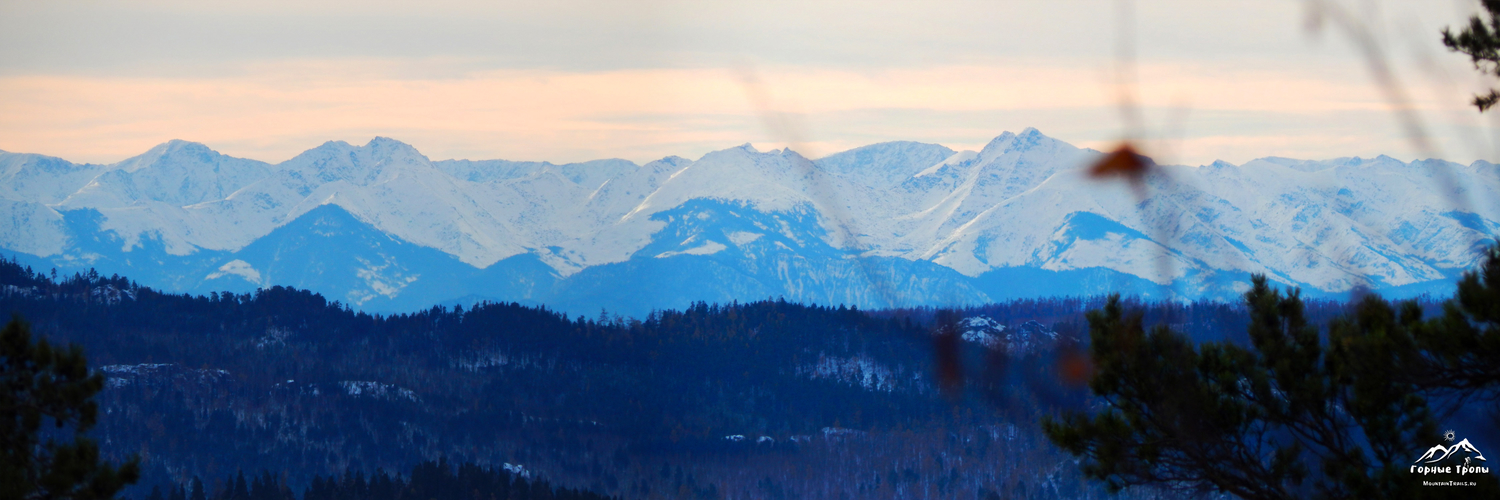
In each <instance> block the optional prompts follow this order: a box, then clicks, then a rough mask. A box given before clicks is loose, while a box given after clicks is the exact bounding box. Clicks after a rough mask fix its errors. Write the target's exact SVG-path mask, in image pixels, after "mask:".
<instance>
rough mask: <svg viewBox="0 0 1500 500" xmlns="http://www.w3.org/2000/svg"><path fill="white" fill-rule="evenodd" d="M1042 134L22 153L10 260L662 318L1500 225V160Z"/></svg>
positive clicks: (1420, 244) (1165, 280)
mask: <svg viewBox="0 0 1500 500" xmlns="http://www.w3.org/2000/svg"><path fill="white" fill-rule="evenodd" d="M1099 157H1100V153H1099V152H1097V151H1094V150H1089V149H1080V148H1076V147H1074V146H1072V145H1069V144H1067V143H1065V142H1062V141H1059V140H1056V139H1053V138H1050V137H1047V136H1045V135H1043V134H1042V133H1040V132H1038V131H1037V130H1035V129H1027V130H1025V131H1023V132H1021V133H1020V134H1013V133H1010V132H1006V133H1004V134H1001V135H1000V136H999V137H996V138H995V139H994V140H992V141H990V142H989V144H987V145H986V146H985V147H984V148H983V149H982V150H980V151H953V150H951V149H949V148H946V147H943V146H940V145H936V144H922V143H915V142H889V143H882V144H874V145H870V146H865V147H861V148H857V149H853V150H849V151H845V152H841V153H837V154H834V155H831V156H828V157H825V158H821V159H817V160H810V159H808V158H804V157H803V156H802V155H800V154H798V153H797V152H795V151H791V150H773V151H766V152H761V151H757V150H756V149H755V148H753V147H752V146H750V145H749V144H746V145H743V146H739V147H734V148H729V149H725V150H721V151H715V152H712V153H708V154H706V155H704V156H703V157H701V158H698V159H696V160H689V159H686V158H680V157H675V156H673V157H667V158H663V159H660V160H657V161H653V162H650V163H647V164H645V165H636V164H634V163H632V162H628V161H624V160H599V161H592V162H585V163H575V164H566V165H557V164H552V163H546V162H514V161H505V160H486V161H470V160H442V161H432V160H430V159H428V158H427V157H425V156H423V155H422V154H421V153H419V152H418V151H417V150H416V149H414V148H412V147H411V146H409V145H407V144H404V143H401V142H398V141H396V140H392V139H387V138H381V137H377V138H375V139H374V140H371V141H370V142H369V143H368V144H365V145H364V146H354V145H351V144H348V143H344V142H328V143H325V144H323V145H321V146H319V147H317V148H313V149H311V150H308V151H306V152H304V153H302V154H300V155H298V156H297V157H295V158H292V159H290V160H287V161H285V162H282V163H280V164H275V165H272V164H267V163H264V162H258V161H254V160H246V159H239V158H233V157H229V156H225V155H222V154H219V153H218V152H215V151H213V150H211V149H209V148H208V147H206V146H204V145H202V144H197V143H191V142H184V141H172V142H168V143H166V144H162V145H159V146H156V147H154V148H152V149H151V150H150V151H147V152H146V153H144V154H142V155H140V156H137V157H134V158H130V159H128V160H125V161H122V162H119V163H115V164H111V165H96V164H81V165H80V164H74V163H71V162H68V161H65V160H61V159H58V158H52V157H47V156H41V155H35V154H19V153H4V152H0V249H3V250H4V253H6V254H9V255H11V256H13V257H14V258H17V259H20V260H21V261H23V262H25V263H27V264H30V265H33V266H34V267H41V268H51V267H55V268H57V269H59V271H61V272H73V271H78V270H85V269H88V268H90V267H93V268H97V269H99V271H100V272H102V273H105V274H111V273H118V274H121V275H125V276H129V277H131V278H133V279H136V280H138V281H140V282H142V283H143V284H148V285H152V286H157V287H162V288H165V289H168V290H177V291H189V292H198V293H207V292H209V291H235V292H239V293H243V292H248V291H251V290H254V289H256V288H260V287H267V286H273V285H288V286H298V287H304V288H310V289H313V290H315V291H318V292H320V293H323V294H324V295H325V296H327V297H328V298H329V299H330V300H339V301H342V302H345V303H347V304H350V305H351V306H354V307H359V308H364V309H369V310H374V311H394V310H405V309H416V308H423V307H427V306H430V305H432V304H434V303H455V302H458V303H462V302H469V301H475V300H504V301H520V302H526V303H543V304H547V305H549V306H552V307H556V308H560V309H564V310H568V311H577V312H597V311H598V310H599V309H600V308H605V309H608V310H610V311H615V312H620V313H625V314H634V315H640V314H644V313H645V312H648V311H650V310H651V309H654V308H665V307H682V306H684V305H686V304H688V303H690V302H692V301H698V300H704V301H710V302H714V301H721V302H722V301H730V300H741V301H744V300H758V299H763V298H767V297H785V298H787V299H788V300H796V301H804V302H816V303H824V304H839V303H845V304H854V305H858V306H860V307H866V308H869V307H882V306H887V305H892V304H897V305H919V304H965V303H981V302H988V301H994V300H1003V299H1009V298H1016V297H1027V296H1045V295H1080V294H1095V293H1106V292H1109V291H1123V292H1125V293H1136V294H1142V295H1147V296H1150V297H1156V298H1163V297H1184V298H1218V299H1232V298H1234V297H1235V296H1236V294H1238V293H1239V292H1240V291H1242V290H1243V289H1244V288H1245V283H1247V282H1248V279H1249V275H1250V274H1251V273H1265V274H1267V275H1269V276H1270V277H1271V278H1272V279H1273V280H1275V281H1278V282H1281V283H1284V284H1290V285H1296V286H1300V287H1303V288H1304V290H1305V291H1307V292H1311V293H1313V294H1317V293H1329V294H1337V293H1343V292H1345V291H1348V290H1350V289H1351V288H1354V287H1357V286H1358V287H1369V288H1372V289H1375V290H1377V291H1382V292H1385V293H1389V294H1393V295H1403V294H1404V295H1411V294H1415V293H1419V292H1427V291H1431V292H1436V293H1446V292H1447V290H1448V288H1449V287H1450V285H1449V283H1451V280H1452V279H1453V278H1454V277H1456V276H1457V275H1458V274H1459V273H1461V272H1462V271H1464V270H1466V269H1468V268H1469V267H1471V266H1473V265H1474V264H1475V263H1476V262H1477V260H1478V257H1479V252H1478V250H1479V249H1481V248H1483V246H1484V245H1486V244H1488V243H1489V242H1490V241H1492V235H1494V234H1496V231H1497V230H1500V223H1497V221H1500V203H1497V201H1500V168H1497V167H1496V165H1495V164H1493V163H1489V162H1484V161H1479V162H1475V163H1473V164H1470V165H1460V164H1455V163H1451V162H1445V161H1441V160H1423V161H1416V162H1411V163H1404V162H1401V161H1398V160H1395V159H1392V158H1389V157H1385V156H1381V157H1377V158H1373V159H1362V158H1340V159H1334V160H1326V161H1303V160H1290V159H1285V158H1263V159H1259V160H1254V161H1251V162H1248V163H1246V164H1244V165H1238V166H1237V165H1232V164H1229V163H1225V162H1215V163H1213V164H1211V165H1205V166H1198V167H1191V166H1164V167H1160V168H1157V169H1155V171H1156V174H1154V175H1152V176H1150V177H1148V178H1147V179H1146V182H1145V185H1144V189H1140V190H1132V189H1131V188H1130V186H1129V185H1127V184H1126V183H1124V182H1118V181H1115V182H1111V181H1099V180H1095V179H1091V178H1089V177H1088V176H1087V175H1086V167H1087V166H1088V165H1089V164H1091V162H1093V161H1095V160H1096V159H1098V158H1099Z"/></svg>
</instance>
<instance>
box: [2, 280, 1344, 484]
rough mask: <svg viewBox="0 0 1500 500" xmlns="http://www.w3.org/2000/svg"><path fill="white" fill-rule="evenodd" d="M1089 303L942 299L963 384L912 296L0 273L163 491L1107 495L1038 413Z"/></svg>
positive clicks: (1171, 318)
mask: <svg viewBox="0 0 1500 500" xmlns="http://www.w3.org/2000/svg"><path fill="white" fill-rule="evenodd" d="M1099 304H1102V299H1089V298H1076V299H1053V300H1026V301H1017V302H1011V303H1006V304H994V305H989V306H985V307H978V308H972V309H969V310H965V311H961V312H959V316H960V317H962V318H965V320H964V321H960V323H959V324H960V325H977V324H978V323H974V322H972V321H971V320H972V319H973V318H981V317H982V318H987V320H986V321H988V324H991V325H1000V327H999V328H993V327H992V328H991V330H990V333H991V334H992V335H991V336H990V337H984V336H983V335H978V334H976V335H965V336H964V337H963V338H964V339H965V341H964V342H962V343H961V344H960V345H959V346H958V352H957V353H956V355H957V358H956V360H957V361H958V364H959V365H960V366H961V369H962V373H959V374H958V375H959V376H962V377H966V378H968V379H970V380H973V381H979V382H981V383H975V384H965V385H963V386H962V387H964V389H962V391H961V392H945V391H943V390H941V389H940V388H939V386H938V384H936V383H934V379H935V375H934V369H933V364H934V363H933V359H934V349H933V345H934V343H933V335H932V333H931V331H932V326H931V325H932V323H933V319H934V317H936V316H939V315H941V314H944V313H942V312H939V311H934V310H929V309H917V310H896V311H875V312H865V311H860V310H857V309H850V308H845V307H819V306H807V305H800V304H794V303H788V302H785V301H780V300H767V301H761V302H754V303H746V304H741V303H732V304H717V305H712V304H704V303H699V304H695V305H693V306H692V307H689V308H686V309H685V310H682V311H658V312H654V313H652V314H650V315H649V316H647V317H645V318H639V319H635V318H622V317H619V316H614V315H611V314H609V313H608V312H604V311H601V313H600V314H599V315H598V316H597V317H593V318H583V317H574V318H570V317H567V316H565V315H562V314H558V313H555V312H552V311H549V310H547V309H546V308H538V307H526V306H522V305H519V304H514V303H510V304H505V303H484V304H480V305H477V306H474V307H472V308H462V307H455V308H444V307H434V308H432V309H429V310H426V311H420V312H415V313H411V314H397V315H391V316H375V315H370V314H365V313H362V312H357V311H354V310H351V309H350V308H348V307H347V306H345V305H343V304H340V303H337V302H329V301H327V300H325V299H324V298H323V297H321V296H319V295H317V294H313V293H310V292H307V291H303V290H296V289H289V288H282V287H273V288H267V289H262V290H258V291H256V292H254V293H251V294H233V293H215V294H209V295H207V296H189V295H177V294H165V293H160V292H157V291H155V290H152V289H150V288H146V287H141V286H138V285H136V284H135V283H133V282H131V281H130V280H129V279H128V278H124V277H119V276H109V277H105V276H99V275H97V274H95V273H89V274H87V275H84V274H75V275H72V276H55V275H54V274H52V273H42V272H38V271H36V270H32V269H29V268H24V267H22V266H20V265H17V264H15V263H14V262H0V310H4V311H9V312H14V313H16V314H19V315H20V316H21V317H23V318H24V319H25V320H27V321H29V322H30V323H31V326H32V329H33V331H34V332H36V334H38V335H41V336H45V337H47V338H49V339H51V340H52V341H53V342H62V343H66V342H73V343H77V344H80V345H82V346H83V347H84V348H85V349H86V352H87V355H88V360H89V364H90V366H91V367H93V368H94V369H96V370H100V371H102V372H103V373H104V374H105V375H106V376H107V386H106V389H105V390H104V391H103V392H102V393H101V394H100V396H99V401H100V424H99V426H98V427H97V428H96V429H95V430H94V432H93V435H94V437H95V438H96V439H98V440H99V441H100V442H101V443H102V446H103V449H104V451H105V453H106V454H107V455H108V456H109V457H110V458H112V459H114V460H123V459H125V458H127V457H129V456H131V455H137V456H139V457H140V458H141V465H142V471H143V478H142V480H141V481H140V483H139V484H138V485H137V486H135V487H133V488H132V489H130V490H127V495H128V496H131V497H133V498H162V499H167V498H170V499H172V500H176V499H178V498H182V499H184V500H200V499H219V498H223V499H236V500H238V499H261V498H266V499H270V498H277V499H281V498H300V499H308V500H311V499H346V498H379V499H386V498H389V499H404V498H456V497H464V498H469V497H473V498H514V499H527V498H556V499H563V498H596V497H598V496H599V495H603V496H612V497H617V498H980V499H984V498H1078V497H1084V498H1103V497H1106V496H1109V494H1108V493H1106V492H1104V491H1103V489H1102V488H1099V487H1098V486H1097V485H1092V484H1089V483H1087V482H1085V481H1084V480H1083V479H1082V478H1081V476H1080V475H1079V474H1078V472H1077V470H1076V466H1075V465H1074V461H1073V459H1072V458H1071V457H1069V456H1067V455H1066V454H1064V453H1062V452H1060V451H1059V450H1057V449H1056V448H1054V447H1053V446H1052V445H1051V444H1049V443H1048V442H1047V441H1046V439H1045V438H1044V437H1042V434H1041V432H1040V430H1039V428H1038V426H1037V424H1036V422H1037V420H1038V417H1039V416H1040V415H1043V414H1048V413H1052V412H1056V411H1059V410H1063V409H1081V408H1085V407H1086V406H1087V405H1089V403H1090V401H1089V399H1088V396H1087V389H1086V388H1085V387H1083V386H1082V385H1080V384H1077V383H1069V382H1068V377H1065V376H1063V375H1064V374H1063V373H1061V371H1060V370H1063V369H1064V368H1063V365H1062V363H1059V361H1058V360H1059V359H1062V358H1061V357H1060V356H1059V353H1060V352H1076V351H1077V349H1079V346H1080V345H1081V342H1082V341H1083V340H1082V339H1083V338H1084V337H1086V335H1085V332H1086V331H1087V324H1086V322H1085V321H1084V319H1083V313H1084V312H1086V311H1087V310H1088V309H1091V308H1095V307H1098V305H1099ZM1134 307H1138V308H1144V309H1145V311H1146V317H1147V321H1148V322H1160V323H1170V324H1174V325H1177V326H1178V327H1179V329H1180V330H1183V331H1192V332H1199V334H1200V335H1201V336H1202V337H1203V338H1200V339H1199V340H1208V339H1223V338H1229V339H1231V340H1234V339H1235V337H1234V335H1235V334H1229V333H1227V332H1244V325H1245V319H1244V316H1245V315H1244V312H1243V310H1242V309H1241V308H1239V307H1237V306H1235V305H1224V304H1213V303H1202V304H1172V305H1159V304H1135V305H1134ZM1310 312H1311V313H1312V314H1311V316H1312V317H1314V318H1315V319H1317V318H1320V317H1329V316H1332V315H1335V314H1337V313H1339V312H1340V309H1339V306H1336V305H1334V304H1332V303H1313V304H1311V307H1310ZM975 328H976V330H975V332H978V333H982V332H979V331H978V329H977V328H978V327H975ZM997 332H998V333H997ZM1241 335H1242V333H1241ZM459 464H462V465H459ZM1157 494H1164V493H1161V492H1153V491H1151V490H1132V491H1130V492H1126V494H1125V495H1126V496H1127V497H1130V496H1154V495H1157Z"/></svg>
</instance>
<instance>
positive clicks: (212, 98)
mask: <svg viewBox="0 0 1500 500" xmlns="http://www.w3.org/2000/svg"><path fill="white" fill-rule="evenodd" d="M1318 5H1321V6H1323V7H1322V8H1321V9H1317V8H1313V7H1314V6H1318ZM1477 9H1478V2H1477V1H1474V0H1422V1H1413V0H1403V1H1376V0H1359V1H1338V0H1326V1H1322V0H1320V1H1313V0H1247V1H1221V0H1185V1H1147V0H1141V1H1135V2H1125V1H1120V0H1092V1H1083V0H1048V1H1003V0H988V1H924V2H906V1H901V2H882V1H872V0H859V1H809V0H802V1H795V2H779V1H753V2H752V1H727V0H725V1H681V2H679V1H665V0H644V1H641V0H638V1H628V2H627V1H576V0H564V1H547V2H514V1H510V2H504V1H502V2H495V1H476V2H449V1H425V2H381V1H370V0H362V1H348V2H345V1H331V2H318V1H308V0H299V1H277V0H270V1H267V0H261V1H256V2H202V1H194V2H175V1H137V2H112V1H111V2H103V1H69V2H25V1H19V0H0V47H4V49H3V50H0V150H4V151H11V152H26V153H41V154H46V155H51V156H57V157H62V158H65V159H68V160H71V161H75V162H94V163H112V162H116V161H120V160H122V159H125V158H128V157H131V156H134V155H137V154H140V153H142V152H144V151H145V150H147V149H149V148H150V147H152V146H154V145H156V144H160V143H162V142H166V141H168V140H171V139H184V140H189V141H195V142H201V143H204V144H207V145H208V146H209V147H211V148H214V149H215V150H218V151H220V152H222V153H225V154H229V155H232V156H238V157H246V158H253V159H258V160H263V161H268V162H273V163H275V162H280V161H284V160H286V159H288V158H291V157H293V156H295V155H296V154H298V153H300V152H302V151H304V150H307V149H310V148H313V147H316V146H317V145H319V144H322V143H323V142H326V141H330V140H342V141H347V142H350V143H353V144H364V143H365V142H367V141H369V139H370V138H372V137H375V136H385V137H391V138H395V139H398V140H401V141H403V142H407V143H409V144H412V145H413V146H415V147H416V148H417V149H418V150H420V151H421V152H423V153H424V154H426V155H427V156H428V157H430V158H432V159H435V160H437V159H448V158H466V159H493V158H501V159H509V160H545V161H552V162H557V163H562V162H573V161H585V160H591V159H600V158H625V159H628V160H632V161H635V162H637V163H644V162H647V161H651V160H654V159H658V158H661V157H664V156H668V155H678V156H683V157H688V158H697V157H699V156H701V155H703V154H705V153H707V152H710V151H714V150H719V149H724V148H728V147H733V146H737V145H739V144H743V143H746V142H749V143H753V144H754V145H756V146H757V147H759V148H761V149H762V150H766V149H774V148H780V147H784V146H787V145H792V146H793V147H794V148H795V149H797V150H798V151H799V152H802V153H803V154H804V155H806V156H810V157H820V156H825V155H828V154H832V153H835V152H838V151H842V150H847V149H850V148H854V147H858V146H862V145H867V144H873V143H877V142H885V141H896V140H910V141H921V142H929V143H938V144H943V145H946V146H948V147H951V148H954V149H978V148H980V147H982V146H983V145H984V144H985V143H986V142H988V141H989V140H990V139H992V138H994V137H995V136H998V135H1000V134H1001V133H1002V132H1005V131H1014V132H1019V131H1020V130H1022V129H1025V128H1027V127H1036V128H1038V129H1040V130H1041V131H1042V132H1043V133H1045V134H1047V135H1050V136H1052V137H1056V138H1059V139H1062V140H1064V141H1067V142H1070V143H1073V144H1075V145H1079V146H1084V147H1093V148H1096V149H1108V148H1112V147H1114V145H1115V144H1117V143H1118V141H1120V140H1121V139H1124V138H1130V137H1133V138H1138V139H1140V144H1142V145H1143V146H1144V147H1145V150H1146V151H1147V153H1148V154H1150V155H1153V156H1155V157H1157V158H1158V160H1160V161H1163V162H1165V163H1177V164H1187V165H1202V164H1207V163H1211V162H1213V161H1215V160H1225V161H1229V162H1231V163H1235V164H1242V163H1244V162H1246V161H1249V160H1251V159H1254V158H1259V157H1265V156H1283V157H1292V158H1301V159H1326V158H1336V157H1344V156H1362V157H1372V156H1376V155H1380V154H1386V155H1390V156H1393V157H1396V158H1400V159H1403V160H1412V159H1416V158H1428V157H1439V158H1444V159H1449V160H1453V161H1459V162H1463V163H1468V162H1471V161H1474V160H1477V159H1484V160H1489V161H1500V111H1495V112H1491V113H1488V114H1485V115H1481V114H1479V113H1478V112H1477V111H1476V110H1475V109H1474V108H1472V107H1471V106H1470V105H1469V104H1468V101H1469V99H1470V98H1471V96H1472V95H1473V94H1474V93H1475V92H1478V91H1480V90H1482V89H1485V88H1489V86H1494V85H1496V81H1495V79H1494V78H1493V77H1489V78H1486V77H1483V76H1481V75H1480V74H1479V73H1478V72H1476V71H1474V68H1473V65H1472V64H1471V63H1470V62H1469V60H1468V59H1467V58H1465V57H1464V56H1462V55H1459V54H1453V53H1449V52H1447V51H1446V49H1444V48H1443V47H1442V46H1441V44H1440V43H1439V34H1438V33H1439V31H1440V30H1441V29H1442V28H1443V27H1444V26H1455V25H1460V24H1462V23H1465V22H1466V19H1467V18H1468V17H1469V16H1470V15H1473V14H1474V13H1475V12H1476V11H1477ZM1318 13H1321V14H1318ZM1340 19H1342V20H1347V21H1349V23H1347V24H1340V23H1339V22H1338V20H1340ZM1344 26H1356V27H1357V28H1356V29H1355V30H1353V31H1350V30H1346V29H1344V28H1343V27H1344ZM1350 33H1366V34H1368V35H1369V36H1368V38H1367V39H1368V40H1369V42H1368V43H1363V44H1361V43H1356V42H1355V40H1356V36H1352V35H1351V34H1350ZM1376 65H1385V67H1387V68H1389V72H1390V74H1391V75H1393V78H1392V81H1393V82H1394V85H1389V86H1384V87H1382V86H1380V85H1377V84H1376V82H1377V80H1376V79H1375V78H1373V77H1372V75H1373V74H1375V73H1374V72H1372V68H1373V67H1376ZM1121 82H1134V83H1133V85H1122V84H1121ZM1122 89H1133V92H1124V91H1123V90H1122ZM1392 89H1394V90H1392ZM1122 95H1133V96H1134V97H1133V98H1129V99H1127V98H1123V97H1122ZM1392 96H1395V97H1394V98H1393V97H1392ZM1393 99H1394V100H1393ZM1393 102H1400V103H1405V104H1404V106H1405V108H1404V109H1409V110H1411V113H1410V114H1409V116H1411V117H1413V119H1411V120H1409V121H1403V118H1402V116H1404V115H1402V114H1400V113H1397V112H1395V111H1393V109H1394V108H1393V107H1392V106H1393V105H1392V103H1393ZM1125 103H1135V104H1134V105H1126V104H1125ZM1122 109H1131V110H1136V111H1137V112H1138V113H1139V115H1140V116H1141V117H1142V118H1141V119H1140V120H1128V119H1126V118H1125V117H1126V116H1127V113H1125V112H1122ZM1409 125H1414V126H1415V127H1416V128H1415V130H1418V131H1420V132H1419V133H1418V134H1416V137H1420V138H1422V139H1423V140H1416V139H1414V135H1413V133H1412V132H1410V130H1412V129H1411V128H1410V127H1409Z"/></svg>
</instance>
